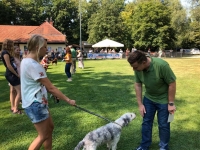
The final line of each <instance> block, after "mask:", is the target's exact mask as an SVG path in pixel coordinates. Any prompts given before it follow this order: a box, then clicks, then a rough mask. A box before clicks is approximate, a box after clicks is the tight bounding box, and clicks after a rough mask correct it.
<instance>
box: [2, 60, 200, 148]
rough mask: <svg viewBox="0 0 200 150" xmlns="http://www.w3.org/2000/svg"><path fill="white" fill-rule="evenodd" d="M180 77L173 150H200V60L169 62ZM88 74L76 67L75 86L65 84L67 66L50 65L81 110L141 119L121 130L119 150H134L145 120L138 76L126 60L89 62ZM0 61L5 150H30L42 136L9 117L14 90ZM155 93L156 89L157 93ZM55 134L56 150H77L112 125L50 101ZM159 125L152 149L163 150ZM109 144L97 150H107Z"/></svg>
mask: <svg viewBox="0 0 200 150" xmlns="http://www.w3.org/2000/svg"><path fill="white" fill-rule="evenodd" d="M165 60H166V61H168V62H169V64H170V66H171V67H172V69H173V71H174V73H175V74H176V76H177V94H176V100H175V101H176V106H177V111H176V113H175V120H174V121H173V122H172V123H171V142H170V150H199V149H200V117H199V114H200V94H199V93H200V59H198V58H193V59H185V58H182V59H175V58H172V59H165ZM84 63H85V69H83V70H82V69H79V68H77V72H76V74H75V75H73V81H72V82H66V75H65V73H64V66H65V63H64V62H59V63H58V65H57V66H55V65H54V66H50V68H49V69H48V71H47V74H48V77H49V78H50V80H51V81H52V83H53V84H54V85H56V86H57V87H58V88H59V89H60V90H61V91H62V92H63V93H64V94H66V95H67V96H68V97H69V98H71V99H74V100H76V102H77V105H79V106H81V107H83V108H86V109H88V110H90V111H92V112H94V113H96V114H99V115H101V116H104V117H106V118H109V119H111V120H115V119H117V118H118V117H120V116H121V115H122V114H124V113H126V112H135V113H136V115H137V117H136V119H135V120H133V121H132V122H131V123H130V124H129V126H127V127H125V128H124V129H123V130H122V135H121V138H120V141H119V143H118V150H133V149H134V148H136V147H137V146H138V145H139V143H140V140H141V132H140V131H141V123H142V118H141V116H140V114H139V111H138V106H137V103H136V97H135V92H134V86H133V85H134V73H133V71H132V68H131V67H130V66H129V64H128V63H127V61H126V60H125V59H122V60H85V61H84ZM4 72H5V69H4V66H3V64H2V62H0V114H1V115H0V141H1V142H0V150H27V148H28V146H29V144H30V143H31V142H32V140H33V139H34V138H35V136H36V135H37V133H36V131H35V129H34V127H33V125H32V123H31V122H30V120H29V119H28V118H27V116H26V115H25V114H24V115H13V114H12V113H10V103H9V86H8V83H7V81H6V79H5V78H4ZM155 90H156V89H155ZM49 107H50V112H51V115H52V117H53V121H54V125H55V129H54V132H53V150H73V149H74V147H75V146H76V145H77V144H78V142H79V141H80V140H82V138H83V137H84V136H85V135H86V133H88V132H89V131H92V130H94V129H96V128H98V127H100V126H102V125H105V124H106V123H107V122H106V121H105V120H103V119H101V118H98V117H96V116H93V115H91V114H88V113H86V112H83V111H81V110H79V109H76V108H75V107H72V106H70V105H68V104H67V103H65V102H63V101H61V102H60V103H58V104H54V102H53V100H52V99H49ZM157 128H158V126H157V120H156V119H155V121H154V128H153V141H152V145H151V148H150V149H151V150H158V149H159V148H158V142H159V137H158V130H157ZM105 149H106V145H103V146H101V147H99V148H98V150H105Z"/></svg>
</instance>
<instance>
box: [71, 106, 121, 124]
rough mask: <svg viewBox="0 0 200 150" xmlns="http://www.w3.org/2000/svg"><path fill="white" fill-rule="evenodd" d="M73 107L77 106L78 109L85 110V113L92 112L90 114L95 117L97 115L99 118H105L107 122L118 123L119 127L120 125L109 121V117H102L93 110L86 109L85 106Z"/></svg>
mask: <svg viewBox="0 0 200 150" xmlns="http://www.w3.org/2000/svg"><path fill="white" fill-rule="evenodd" d="M75 107H76V108H78V109H80V110H83V111H85V112H87V113H89V114H92V115H94V116H97V117H99V118H102V119H104V120H106V121H108V122H110V123H115V124H117V125H119V126H120V127H122V126H121V125H120V124H118V123H116V122H113V121H111V120H110V119H108V118H105V117H102V116H100V115H98V114H95V113H94V112H91V111H89V110H87V109H85V108H82V107H80V106H77V105H75Z"/></svg>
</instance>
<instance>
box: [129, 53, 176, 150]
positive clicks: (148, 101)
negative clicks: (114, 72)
mask: <svg viewBox="0 0 200 150" xmlns="http://www.w3.org/2000/svg"><path fill="white" fill-rule="evenodd" d="M128 62H129V63H130V65H131V67H132V68H133V70H134V72H135V92H136V98H137V103H138V106H139V111H140V114H141V116H142V117H143V122H142V140H141V143H140V146H139V147H138V148H136V150H148V149H149V146H150V145H151V142H152V127H153V120H154V116H155V113H156V112H157V119H158V126H159V138H160V142H159V146H160V150H168V149H169V148H168V144H169V140H170V123H169V122H168V116H169V114H174V112H175V109H176V107H175V105H174V99H175V93H176V76H175V75H174V73H173V71H172V70H171V68H170V66H169V64H168V63H167V62H166V61H164V60H163V59H160V58H155V57H152V58H151V57H148V56H146V54H145V53H144V52H142V51H135V52H133V53H131V54H130V55H129V58H128ZM142 84H144V87H145V93H144V97H143V98H142Z"/></svg>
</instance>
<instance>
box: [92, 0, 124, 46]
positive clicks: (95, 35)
mask: <svg viewBox="0 0 200 150" xmlns="http://www.w3.org/2000/svg"><path fill="white" fill-rule="evenodd" d="M99 6H100V7H99V9H98V10H97V12H96V13H93V14H92V16H91V18H90V19H89V21H88V34H89V38H88V41H89V42H90V43H92V44H93V43H96V42H98V41H100V40H102V39H105V38H110V39H113V40H117V41H123V38H124V37H123V36H122V33H123V30H124V26H123V23H122V19H121V17H120V12H121V11H122V10H123V9H124V0H115V1H113V0H99Z"/></svg>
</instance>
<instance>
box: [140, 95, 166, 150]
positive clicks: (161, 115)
mask: <svg viewBox="0 0 200 150" xmlns="http://www.w3.org/2000/svg"><path fill="white" fill-rule="evenodd" d="M143 104H144V106H145V109H146V114H144V117H143V123H142V141H141V145H140V146H141V147H142V148H143V149H148V147H149V146H150V145H151V142H152V127H153V120H154V116H155V113H156V111H157V120H158V128H159V138H160V143H159V146H160V148H161V149H165V150H168V143H169V139H170V123H168V122H167V121H168V116H169V112H168V104H158V103H155V102H153V101H151V100H149V99H148V98H146V97H144V99H143Z"/></svg>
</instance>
